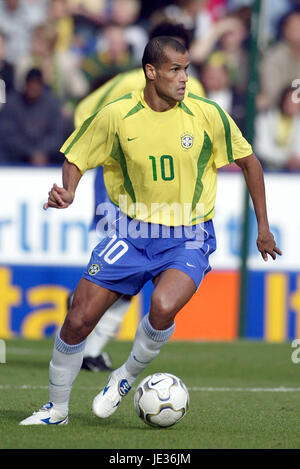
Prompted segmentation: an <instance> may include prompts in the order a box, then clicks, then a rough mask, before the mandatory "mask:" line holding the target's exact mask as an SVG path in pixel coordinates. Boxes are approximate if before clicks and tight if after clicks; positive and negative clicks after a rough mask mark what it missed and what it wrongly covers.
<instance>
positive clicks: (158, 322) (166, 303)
mask: <svg viewBox="0 0 300 469" xmlns="http://www.w3.org/2000/svg"><path fill="white" fill-rule="evenodd" d="M174 309H175V306H174V304H173V301H172V299H171V298H168V297H166V296H164V295H161V294H160V295H157V294H155V293H154V294H153V296H152V299H151V308H150V322H151V324H152V326H153V327H154V329H157V330H162V329H167V328H168V327H170V326H171V325H172V324H173V322H174Z"/></svg>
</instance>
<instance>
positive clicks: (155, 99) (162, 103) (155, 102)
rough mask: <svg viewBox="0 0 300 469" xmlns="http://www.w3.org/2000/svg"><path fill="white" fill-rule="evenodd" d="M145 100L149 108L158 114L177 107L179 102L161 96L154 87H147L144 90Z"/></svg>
mask: <svg viewBox="0 0 300 469" xmlns="http://www.w3.org/2000/svg"><path fill="white" fill-rule="evenodd" d="M144 100H145V101H146V103H147V104H148V106H149V107H150V108H151V109H153V111H156V112H165V111H169V110H170V109H172V108H173V107H174V106H176V104H177V101H174V100H173V99H172V100H171V99H167V98H165V97H162V96H159V95H158V94H157V92H156V90H154V89H153V88H152V87H150V86H147V85H146V87H145V89H144Z"/></svg>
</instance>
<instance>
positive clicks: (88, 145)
mask: <svg viewBox="0 0 300 469" xmlns="http://www.w3.org/2000/svg"><path fill="white" fill-rule="evenodd" d="M115 134H116V119H115V117H114V113H113V112H110V106H109V107H106V108H105V109H103V110H102V111H101V112H98V113H95V114H93V115H92V116H90V117H89V118H88V119H86V120H85V121H84V123H83V124H82V125H81V127H78V128H77V129H75V130H74V132H73V133H72V134H71V135H70V137H69V138H68V139H67V140H66V142H65V143H64V144H63V146H62V147H61V150H60V151H61V152H62V153H64V155H65V157H66V159H67V160H68V161H69V162H70V163H73V164H75V165H76V166H77V168H78V169H79V171H80V172H81V174H84V173H85V171H87V170H88V169H92V168H96V167H97V166H103V165H104V164H105V162H106V161H107V159H108V158H109V157H110V153H111V150H112V146H113V141H114V137H115Z"/></svg>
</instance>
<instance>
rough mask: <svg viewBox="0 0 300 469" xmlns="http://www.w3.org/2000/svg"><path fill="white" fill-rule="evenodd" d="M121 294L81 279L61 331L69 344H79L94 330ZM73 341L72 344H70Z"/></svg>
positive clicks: (62, 336)
mask: <svg viewBox="0 0 300 469" xmlns="http://www.w3.org/2000/svg"><path fill="white" fill-rule="evenodd" d="M120 296H121V294H120V293H118V292H115V291H112V290H108V289H107V288H104V287H101V286H100V285H97V284H95V283H93V282H90V281H89V280H86V279H85V278H81V280H80V281H79V283H78V285H77V288H76V290H75V293H74V298H73V301H72V305H71V308H70V310H69V312H68V314H67V316H66V318H65V321H64V324H63V326H62V329H61V334H60V335H61V338H62V339H63V340H65V339H66V342H67V343H71V342H73V341H75V343H76V342H78V340H79V338H80V339H82V340H84V338H85V337H86V336H87V335H88V334H89V333H90V332H91V331H92V330H93V329H94V327H95V326H96V324H97V322H98V321H99V320H100V318H101V317H102V315H103V314H104V313H105V311H106V310H107V309H108V308H109V307H110V306H111V305H112V304H113V303H114V302H115V301H116V300H117V299H118V298H120ZM70 341H71V342H70Z"/></svg>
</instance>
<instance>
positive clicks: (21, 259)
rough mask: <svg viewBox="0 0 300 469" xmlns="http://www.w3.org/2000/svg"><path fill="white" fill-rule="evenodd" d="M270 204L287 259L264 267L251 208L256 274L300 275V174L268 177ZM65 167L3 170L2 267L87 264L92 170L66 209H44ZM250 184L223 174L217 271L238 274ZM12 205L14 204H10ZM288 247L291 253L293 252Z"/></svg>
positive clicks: (0, 179)
mask: <svg viewBox="0 0 300 469" xmlns="http://www.w3.org/2000/svg"><path fill="white" fill-rule="evenodd" d="M265 180H266V193H267V205H268V213H269V220H270V225H271V230H272V231H273V232H274V234H275V237H276V240H277V244H278V246H279V247H280V249H282V251H283V256H282V257H281V258H278V259H277V260H276V262H273V261H272V259H270V260H269V262H267V263H266V262H264V261H263V260H262V258H261V256H260V254H259V253H258V251H257V249H256V243H255V242H256V236H257V228H256V222H255V216H254V211H253V209H251V221H252V223H251V233H250V236H251V247H250V258H249V263H248V265H249V267H250V268H251V269H255V270H278V269H282V270H284V269H285V270H299V269H300V250H299V249H298V248H297V246H298V240H299V235H300V232H299V231H300V212H299V211H298V210H294V204H293V201H296V200H298V198H299V196H298V192H299V187H300V175H297V174H294V175H287V174H266V175H265ZM60 181H61V169H60V168H43V169H39V168H22V169H19V168H7V167H2V168H1V171H0V200H1V203H0V263H1V264H8V265H13V264H16V265H18V264H23V265H66V266H67V265H70V266H71V265H82V266H85V265H86V264H87V262H88V260H89V257H90V252H91V250H92V247H93V245H95V241H94V243H93V244H92V243H91V241H90V236H89V226H90V223H91V221H92V217H93V210H94V207H95V202H94V194H93V193H94V171H88V172H87V173H86V174H85V175H84V177H83V178H82V180H81V181H80V184H79V186H78V189H77V193H76V198H75V201H74V203H73V204H72V206H70V207H69V208H68V209H66V210H55V209H48V210H47V211H44V210H43V209H42V205H43V203H44V202H45V201H46V199H47V197H48V191H49V189H50V188H51V187H52V185H53V183H54V182H57V184H58V185H60ZM243 191H244V181H243V177H242V175H241V174H240V173H225V172H224V173H222V172H220V173H219V178H218V191H217V200H216V212H215V218H214V225H215V231H216V237H217V251H216V252H215V253H214V254H213V255H212V256H211V258H210V263H211V265H212V267H213V268H214V269H238V268H239V265H240V260H239V246H240V240H241V226H242V225H241V223H242V217H241V213H242V205H243ZM8 201H9V202H8ZM287 247H288V249H287Z"/></svg>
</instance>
